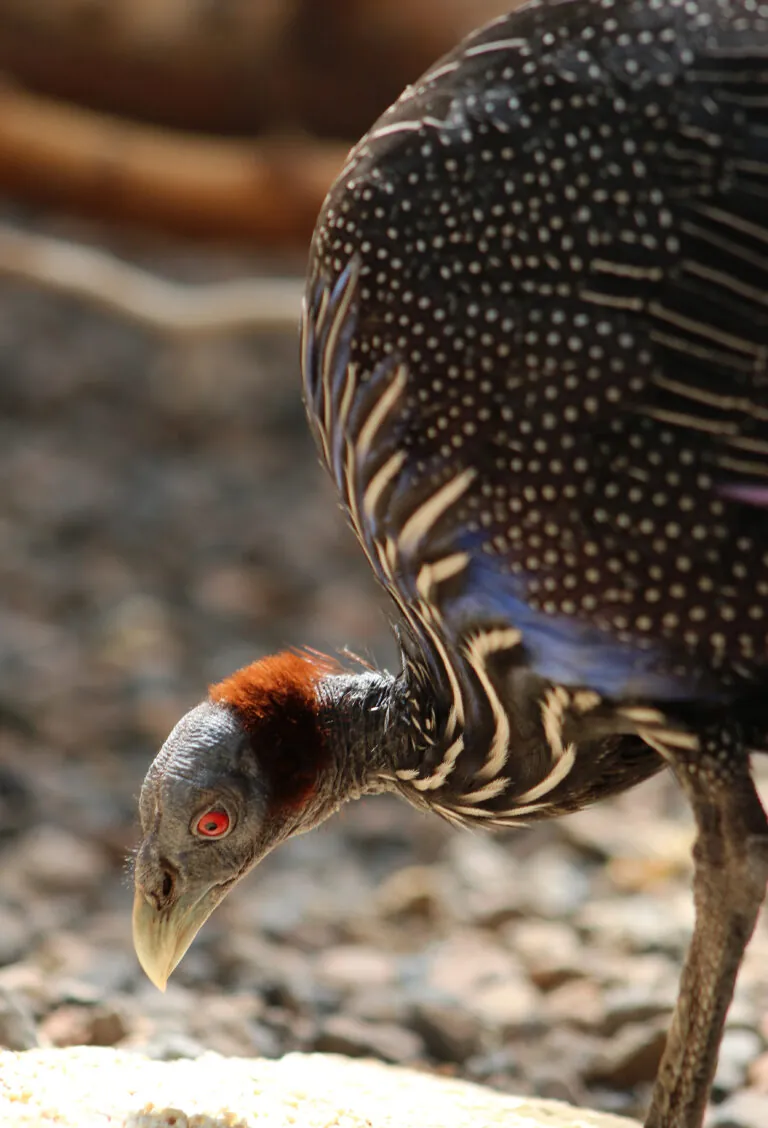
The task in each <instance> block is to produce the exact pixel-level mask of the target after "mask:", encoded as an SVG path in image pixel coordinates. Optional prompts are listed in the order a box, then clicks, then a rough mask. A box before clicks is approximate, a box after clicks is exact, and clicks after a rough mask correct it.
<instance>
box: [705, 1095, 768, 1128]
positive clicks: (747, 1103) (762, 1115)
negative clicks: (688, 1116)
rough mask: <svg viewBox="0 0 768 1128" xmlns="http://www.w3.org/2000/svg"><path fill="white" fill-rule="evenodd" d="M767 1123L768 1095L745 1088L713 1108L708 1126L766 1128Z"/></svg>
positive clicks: (719, 1127)
mask: <svg viewBox="0 0 768 1128" xmlns="http://www.w3.org/2000/svg"><path fill="white" fill-rule="evenodd" d="M766 1124H768V1096H766V1094H765V1093H758V1092H757V1091H756V1090H755V1089H744V1090H742V1092H740V1093H734V1095H733V1096H732V1097H729V1098H728V1100H727V1101H724V1102H723V1104H721V1105H720V1107H719V1108H716V1109H714V1110H713V1112H712V1113H711V1114H710V1116H709V1118H708V1119H707V1121H706V1128H765V1126H766Z"/></svg>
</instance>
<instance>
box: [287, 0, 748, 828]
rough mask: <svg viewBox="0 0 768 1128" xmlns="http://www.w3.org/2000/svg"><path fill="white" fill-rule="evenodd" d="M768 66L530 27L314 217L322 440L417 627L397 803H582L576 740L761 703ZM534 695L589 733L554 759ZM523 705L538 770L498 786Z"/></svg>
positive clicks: (411, 102) (692, 26)
mask: <svg viewBox="0 0 768 1128" xmlns="http://www.w3.org/2000/svg"><path fill="white" fill-rule="evenodd" d="M555 13H556V14H557V17H558V18H557V20H556V21H555V20H553V15H554V14H555ZM596 14H597V15H598V17H599V18H598V19H597V20H596ZM744 42H747V43H748V50H747V51H746V52H745V50H744V49H743V48H741V47H740V46H739V45H740V44H741V43H744ZM767 56H768V30H767V25H766V20H765V17H764V16H762V15H760V14H759V13H758V12H757V11H753V10H750V9H749V8H748V7H747V6H745V5H743V4H730V3H707V4H691V3H686V4H683V3H680V4H675V3H658V4H653V3H651V4H646V3H643V4H640V3H637V4H623V5H618V4H617V5H613V4H605V3H603V4H599V3H585V2H578V0H576V2H573V0H571V2H569V3H563V4H556V5H552V4H531V5H528V6H527V7H526V8H525V9H523V11H521V12H519V13H515V14H513V15H512V16H510V17H506V18H504V19H502V20H499V21H496V22H495V23H494V24H492V25H490V26H489V27H487V28H484V29H482V30H481V31H479V32H477V33H476V34H475V35H474V36H471V37H470V38H469V39H468V40H467V41H465V42H464V43H463V44H462V45H461V46H460V47H459V48H458V49H457V50H456V51H455V52H454V53H453V54H451V55H449V56H447V58H445V59H444V60H441V61H440V62H439V63H437V64H436V65H435V67H433V68H432V69H431V70H430V71H429V72H427V74H426V75H425V76H424V77H423V78H422V79H421V80H420V81H419V82H418V83H417V84H416V85H414V86H413V87H411V88H409V89H408V90H406V91H405V93H404V94H403V96H402V97H401V99H400V100H399V101H398V102H397V103H396V104H395V106H393V107H392V109H391V110H389V111H388V112H387V113H386V114H385V115H384V116H383V117H382V118H381V120H380V121H379V122H378V123H377V124H376V125H375V126H374V127H373V129H372V130H371V131H370V133H369V134H368V135H367V136H366V137H365V138H364V139H363V140H362V141H361V142H360V143H359V144H358V145H357V146H356V148H355V149H354V150H353V152H352V154H351V156H350V159H349V161H348V162H347V165H346V167H345V169H344V170H343V172H342V174H341V176H340V177H339V179H338V181H337V183H336V186H335V188H334V189H333V190H332V192H331V193H330V195H329V197H328V200H327V201H326V205H325V207H324V210H323V213H322V215H321V219H320V223H319V225H318V229H317V233H316V236H315V242H314V248H313V261H312V272H311V275H310V282H309V288H308V297H307V302H306V307H305V319H304V340H303V371H304V378H305V389H306V395H307V403H308V407H309V414H310V420H311V422H312V423H313V426H314V428H315V431H316V433H317V434H318V436H319V439H320V444H321V448H322V450H323V453H324V456H325V459H326V461H327V462H328V465H329V467H330V469H331V471H332V473H333V475H334V477H335V479H336V483H337V485H338V488H339V490H340V492H341V494H342V497H343V498H344V501H345V505H346V507H347V509H348V511H349V513H350V516H351V520H352V524H353V526H354V528H355V531H356V532H357V535H358V537H359V538H360V540H361V542H362V544H363V546H364V547H365V549H366V551H367V553H368V556H369V559H370V562H371V564H372V566H373V568H374V569H375V571H376V572H377V574H378V575H379V577H380V579H381V580H382V582H383V583H384V585H385V586H386V587H387V588H388V590H389V591H390V593H391V594H392V595H393V597H394V599H395V601H396V603H397V604H398V607H399V610H400V613H401V616H402V618H403V620H404V622H405V624H406V631H407V633H408V636H409V637H408V640H407V643H406V654H407V658H408V662H409V663H410V665H411V667H412V668H413V676H414V681H415V682H416V683H417V684H419V685H425V686H426V692H427V698H428V700H427V702H426V703H425V704H422V703H421V702H420V701H419V700H418V696H417V699H416V700H415V701H414V707H415V708H414V723H416V724H417V725H418V724H420V725H422V728H423V722H422V721H421V716H420V714H421V712H422V711H423V710H424V709H432V708H433V705H434V699H435V697H437V698H439V699H442V700H443V701H444V702H446V703H448V710H449V711H448V713H447V715H446V716H445V717H444V718H442V720H440V719H438V718H436V717H434V716H432V717H431V721H432V731H431V739H430V741H429V748H428V749H427V742H423V744H424V751H423V752H422V756H421V760H420V768H419V772H418V773H417V774H414V775H412V777H411V779H410V784H411V787H412V788H414V787H415V788H417V789H419V788H420V787H422V788H423V787H425V786H426V787H428V786H429V784H430V783H431V782H434V781H435V780H439V782H440V785H441V788H443V789H445V790H446V791H447V793H448V794H447V795H446V797H445V800H444V802H446V803H449V804H451V803H453V802H454V800H455V803H456V805H457V806H458V807H460V808H461V814H462V815H464V816H468V817H475V818H486V817H490V818H492V819H496V820H498V819H504V818H506V819H509V818H513V817H515V814H516V813H517V812H518V810H519V813H520V814H521V815H525V816H530V815H532V814H534V813H537V812H545V813H552V812H553V811H560V810H563V809H568V808H569V807H570V806H572V805H578V802H579V801H583V800H584V799H589V798H596V797H598V794H599V792H600V791H602V790H603V780H600V781H598V779H595V781H594V784H589V782H587V784H586V789H583V788H582V787H580V786H578V785H576V786H574V782H575V781H574V779H573V778H571V779H569V778H568V777H569V776H570V775H571V771H573V770H574V769H575V768H576V765H577V764H578V763H579V759H580V756H581V757H583V761H582V762H584V760H585V761H586V764H587V765H589V766H585V767H584V768H582V769H581V770H582V771H586V772H587V774H589V770H590V767H592V768H594V769H595V770H596V771H597V770H598V769H599V770H600V771H602V770H603V765H604V764H605V760H606V757H609V752H608V747H607V745H606V740H605V739H603V740H602V743H601V744H600V746H599V747H598V748H595V747H592V746H590V742H589V737H588V735H587V736H586V739H587V747H584V748H582V751H581V753H580V752H579V751H578V744H577V746H576V754H575V755H569V756H568V757H567V758H564V756H563V751H562V748H561V744H562V741H561V740H560V738H559V737H558V736H557V732H558V731H560V730H562V728H563V726H564V724H565V722H566V721H567V722H568V723H569V724H570V725H571V726H572V727H575V728H577V729H578V727H579V723H578V722H579V721H581V722H582V724H581V728H582V729H583V730H584V732H585V734H588V733H589V732H590V731H593V732H599V733H603V734H604V732H605V729H606V728H607V729H609V730H610V729H616V728H618V729H619V730H622V729H623V731H625V732H630V731H632V729H633V728H634V722H632V721H631V718H630V717H629V716H628V714H627V713H626V712H622V711H621V710H617V709H616V707H615V705H616V703H617V702H636V701H645V700H649V699H650V700H653V701H654V702H657V703H660V702H664V703H667V702H669V703H674V702H677V701H681V702H687V701H692V700H693V701H706V702H710V701H713V700H715V699H717V700H721V701H733V702H737V701H738V700H739V699H740V698H741V697H742V696H747V697H752V696H753V694H754V691H755V687H756V686H762V687H763V688H764V690H765V689H768V655H767V653H766V649H767V648H766V631H767V630H768V599H767V598H766V597H767V596H768V509H767V508H766V505H765V499H764V493H765V492H768V426H767V423H768V372H766V371H765V359H766V348H768V299H766V293H767V292H768V228H766V227H765V226H761V224H764V223H765V214H766V209H765V198H766V193H768V148H767V146H768V94H761V90H762V88H761V82H762V83H763V84H765V83H766V82H768V64H767V63H766V57H767ZM761 157H764V158H765V159H764V161H763V160H761ZM761 488H762V490H763V494H761V493H760V490H761ZM510 627H511V628H512V629H511V630H509V629H508V628H510ZM505 629H506V634H505ZM499 632H501V633H499ZM501 639H504V643H503V645H502V643H501V641H500V640H501ZM483 640H486V641H483ZM418 667H422V669H421V670H418V669H417V668H418ZM424 667H426V668H424ZM522 671H524V673H522ZM516 674H517V677H516V676H515V675H516ZM521 683H522V684H521ZM552 684H554V685H556V686H560V687H562V688H561V692H562V693H563V694H566V696H567V695H570V694H571V692H572V691H576V692H578V691H579V690H583V689H587V690H589V691H591V692H592V693H593V694H595V695H597V697H598V699H596V700H594V701H593V703H592V707H591V709H590V710H589V714H590V718H589V720H590V722H591V723H586V721H585V713H584V711H574V710H572V709H571V708H570V706H569V705H568V704H567V703H565V704H563V705H562V708H560V709H559V711H558V714H557V715H558V717H559V718H560V724H559V729H558V726H555V725H554V723H553V721H552V717H551V710H550V709H549V707H548V705H547V702H548V701H549V700H550V699H551V698H550V686H551V685H552ZM437 687H439V691H438V690H437ZM532 693H533V694H534V695H536V694H538V697H539V699H540V706H541V710H542V714H543V716H542V723H543V721H544V719H545V717H546V716H547V715H549V722H548V723H549V728H548V730H547V732H545V735H547V733H548V739H547V745H548V747H549V751H550V758H549V761H548V760H547V755H546V754H545V755H544V756H543V757H542V756H541V755H539V756H535V755H533V756H526V755H520V754H519V753H518V754H516V755H515V754H512V755H511V756H510V754H509V749H510V747H511V748H513V749H520V747H521V745H522V743H523V740H522V739H521V737H522V734H521V733H520V732H519V731H514V730H515V719H516V718H515V717H514V716H513V717H512V718H510V717H509V716H508V713H509V706H510V704H513V705H514V706H516V705H518V703H520V702H525V700H527V699H528V698H529V696H530V695H531V694H532ZM599 698H604V699H605V700H606V701H607V702H610V704H609V705H608V706H607V707H606V706H602V705H601V703H600V700H599ZM514 711H515V712H516V711H517V710H514ZM683 712H684V710H683ZM478 713H480V714H483V715H484V716H485V722H486V723H485V724H479V720H480V719H481V718H479V717H478ZM465 714H467V715H468V716H469V717H470V718H471V722H470V726H469V731H467V727H468V726H466V725H465V724H464V723H463V718H464V715H465ZM666 714H668V716H665V715H663V714H661V713H659V712H658V711H657V712H656V714H655V715H656V717H657V718H658V719H657V721H656V722H655V725H653V726H650V727H656V728H657V729H658V730H659V739H658V740H654V742H653V743H654V745H658V744H659V743H660V742H661V743H663V739H672V740H674V739H675V738H674V737H670V736H669V733H668V730H669V729H670V728H672V729H674V728H675V727H677V726H676V720H675V717H676V710H675V709H674V707H671V708H667V709H666ZM625 721H626V722H627V723H624V722H625ZM611 722H612V723H611ZM491 723H492V724H493V735H492V736H491V737H490V739H491V743H492V745H493V743H494V741H495V751H493V752H490V753H489V754H488V757H487V759H486V761H485V762H483V761H482V754H483V750H484V749H485V747H486V746H487V743H488V739H489V735H488V728H489V724H491ZM441 725H442V729H441ZM680 725H682V726H683V727H684V722H683V721H682V720H681V721H680ZM544 727H545V729H546V726H544ZM648 727H649V726H648V725H646V726H644V727H643V731H644V733H647V729H648ZM458 730H461V735H462V739H463V743H464V747H463V748H462V749H461V750H460V752H458V753H457V747H456V740H457V731H458ZM556 730H557V731H556ZM664 733H667V736H666V737H664ZM415 739H417V737H415ZM606 739H608V738H606ZM678 739H679V738H678ZM683 739H684V738H683ZM608 743H609V744H610V743H611V742H610V739H608ZM613 743H614V744H615V741H614V742H613ZM501 745H503V746H504V748H502V747H501ZM626 746H627V744H626V741H625V742H623V744H622V745H621V749H620V752H619V757H620V758H621V757H623V756H624V755H625V754H626ZM441 754H442V755H443V760H442V761H440V760H439V757H440V755H441ZM636 756H637V763H638V764H639V763H641V762H642V761H643V755H642V752H640V751H639V750H637V752H636ZM646 763H648V764H649V766H650V761H648V760H646ZM566 764H570V767H569V770H568V771H565V766H566ZM558 767H559V769H560V770H557V769H558ZM492 770H493V772H494V777H493V778H495V779H496V780H501V781H502V782H503V783H504V786H503V787H501V786H497V787H496V788H495V789H494V787H489V786H487V784H488V780H487V779H486V777H487V776H488V773H489V772H491V771H492ZM537 771H538V772H539V774H540V778H539V779H536V778H535V775H536V772H537ZM476 772H480V773H481V778H482V779H483V781H484V782H485V783H486V786H485V787H483V788H481V789H479V790H473V789H472V788H471V786H470V785H469V783H468V781H471V780H472V778H473V776H474V775H475V773H476ZM457 774H458V775H459V776H460V777H461V779H462V780H463V781H464V783H466V784H467V785H468V786H469V790H468V791H465V792H461V791H460V790H459V789H457V788H456V787H455V786H454V783H453V777H455V776H456V775H457ZM579 774H580V772H579V771H578V770H577V771H576V775H579ZM610 778H611V777H610V776H609V777H608V779H609V780H610ZM544 780H549V782H550V784H551V787H549V788H548V789H547V788H544V787H543V786H542V785H543V782H544ZM622 782H623V779H622ZM533 790H535V792H536V806H535V808H534V809H531V808H532V801H531V792H532V791H533ZM468 794H474V796H475V798H474V800H473V801H472V802H471V803H468V801H467V795H468ZM435 798H437V797H436V796H435ZM471 807H475V808H476V809H475V810H470V809H469V808H471Z"/></svg>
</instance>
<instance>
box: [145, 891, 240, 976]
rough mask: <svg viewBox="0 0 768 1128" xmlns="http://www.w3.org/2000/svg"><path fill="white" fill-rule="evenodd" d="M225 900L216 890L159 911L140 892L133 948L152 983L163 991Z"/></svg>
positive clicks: (192, 895) (195, 894)
mask: <svg viewBox="0 0 768 1128" xmlns="http://www.w3.org/2000/svg"><path fill="white" fill-rule="evenodd" d="M221 897H222V890H220V889H219V887H217V886H214V887H213V889H207V890H206V891H205V892H204V893H202V894H201V893H200V892H199V891H195V892H190V893H187V894H185V895H183V896H181V897H179V898H178V900H177V901H175V902H174V904H173V905H172V906H171V908H170V909H167V910H163V911H160V910H158V909H156V908H155V906H154V905H153V904H152V903H151V902H150V901H148V900H147V899H146V897H145V896H144V894H143V893H142V891H141V890H140V889H137V890H136V893H135V896H134V899H133V946H134V948H135V950H136V955H137V956H138V959H139V963H140V964H141V966H142V967H143V968H144V971H145V972H146V974H147V976H148V977H149V979H150V980H151V981H152V982H153V983H154V985H155V987H157V988H158V989H159V990H160V991H164V990H165V987H166V984H167V982H168V980H169V978H170V975H171V972H172V971H173V969H174V968H175V967H176V965H177V964H178V963H180V962H181V959H182V957H183V955H184V953H185V952H186V950H187V948H188V947H189V945H190V944H191V943H192V941H193V940H194V938H195V936H196V935H197V933H198V932H199V931H200V929H201V928H202V926H203V925H204V924H205V922H206V921H207V919H208V917H209V916H210V915H211V913H212V912H213V910H214V909H215V908H216V906H217V905H218V903H219V901H220V900H221Z"/></svg>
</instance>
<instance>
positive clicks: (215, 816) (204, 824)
mask: <svg viewBox="0 0 768 1128" xmlns="http://www.w3.org/2000/svg"><path fill="white" fill-rule="evenodd" d="M195 830H196V831H197V833H198V834H200V835H202V837H203V838H221V836H222V834H226V833H227V831H228V830H229V815H228V814H227V812H226V811H206V812H205V814H204V815H201V816H200V818H199V819H198V820H197V826H196V827H195Z"/></svg>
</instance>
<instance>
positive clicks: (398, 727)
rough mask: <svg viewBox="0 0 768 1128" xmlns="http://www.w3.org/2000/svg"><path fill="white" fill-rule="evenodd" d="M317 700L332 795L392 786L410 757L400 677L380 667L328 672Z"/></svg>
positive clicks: (350, 796) (349, 795) (351, 795)
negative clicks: (361, 670)
mask: <svg viewBox="0 0 768 1128" xmlns="http://www.w3.org/2000/svg"><path fill="white" fill-rule="evenodd" d="M317 699H318V706H319V707H318V714H317V717H318V725H319V730H320V732H321V734H322V740H323V743H324V745H325V748H326V752H327V755H328V760H327V768H326V771H327V772H328V773H329V775H330V779H329V783H330V785H331V786H330V789H329V791H330V793H332V794H334V795H336V796H337V797H339V798H340V799H341V801H342V802H343V801H344V800H346V799H357V798H359V797H360V796H361V795H370V794H375V793H378V792H381V791H388V790H393V789H394V781H395V780H396V778H397V777H396V773H397V771H398V770H400V769H401V768H403V767H406V766H408V765H409V763H410V760H411V759H412V747H411V737H410V728H409V724H408V702H407V692H406V687H405V684H404V682H403V680H402V678H395V677H393V676H392V675H391V674H387V673H382V672H379V671H370V672H365V673H358V674H332V675H326V676H325V677H323V678H322V679H321V680H320V681H319V682H318V683H317ZM324 790H325V789H324Z"/></svg>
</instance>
